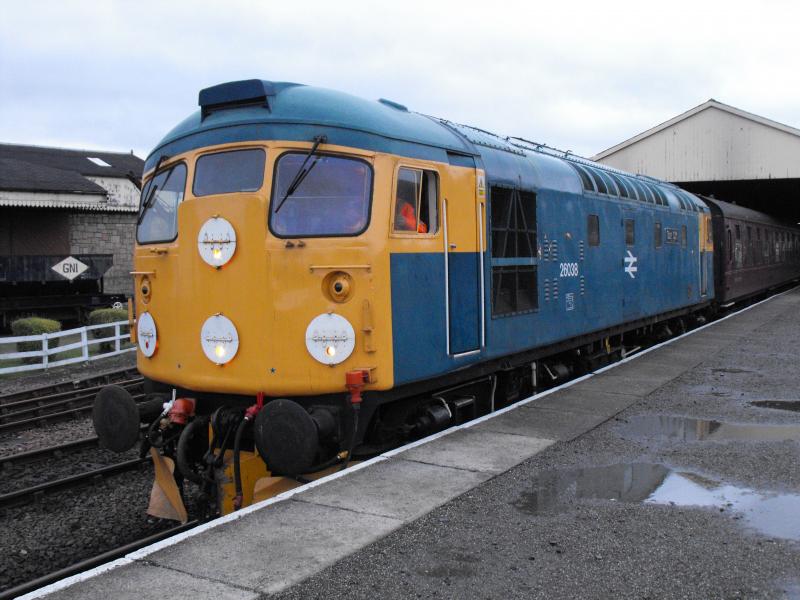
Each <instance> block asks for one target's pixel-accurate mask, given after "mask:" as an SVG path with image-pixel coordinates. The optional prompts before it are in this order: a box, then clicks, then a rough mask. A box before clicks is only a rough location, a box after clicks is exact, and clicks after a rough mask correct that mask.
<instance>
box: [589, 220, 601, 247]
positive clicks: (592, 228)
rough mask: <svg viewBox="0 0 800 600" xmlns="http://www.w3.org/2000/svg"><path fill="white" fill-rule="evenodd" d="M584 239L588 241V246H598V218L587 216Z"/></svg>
mask: <svg viewBox="0 0 800 600" xmlns="http://www.w3.org/2000/svg"><path fill="white" fill-rule="evenodd" d="M586 229H587V235H586V237H587V238H588V240H589V245H590V246H599V245H600V217H599V216H597V215H589V216H588V217H587V218H586Z"/></svg>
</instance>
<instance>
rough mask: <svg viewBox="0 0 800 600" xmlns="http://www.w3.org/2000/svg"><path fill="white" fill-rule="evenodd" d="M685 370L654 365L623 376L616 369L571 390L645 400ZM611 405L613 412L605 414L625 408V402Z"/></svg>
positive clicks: (579, 384) (629, 371)
mask: <svg viewBox="0 0 800 600" xmlns="http://www.w3.org/2000/svg"><path fill="white" fill-rule="evenodd" d="M624 366H627V365H624ZM636 366H639V365H636ZM685 370H686V369H681V368H672V369H665V370H662V369H661V368H660V367H659V366H658V365H653V366H652V367H646V366H645V367H642V368H641V369H639V370H638V371H637V369H636V367H633V368H631V369H630V370H628V371H626V372H625V373H624V374H623V372H621V371H620V372H618V371H617V370H616V369H614V370H613V371H608V372H605V373H601V374H599V375H597V376H595V377H592V378H591V379H590V380H587V381H582V382H581V383H578V384H575V385H574V386H573V387H572V388H570V389H571V390H572V391H574V392H583V391H589V390H591V391H592V392H593V393H597V392H605V393H606V394H610V395H614V394H616V395H619V396H622V395H625V396H635V397H637V398H643V397H645V396H646V395H647V394H649V393H651V392H652V391H653V390H657V389H658V388H660V387H661V386H662V385H665V384H667V383H669V382H670V381H672V380H673V379H675V378H676V377H679V376H680V374H681V373H683V372H684V371H685ZM611 404H612V407H611V408H610V410H612V411H613V412H606V413H603V414H609V415H611V414H614V413H615V412H619V411H618V410H614V409H615V408H616V406H617V405H620V406H623V408H624V407H625V406H624V401H621V402H618V403H617V404H614V403H611Z"/></svg>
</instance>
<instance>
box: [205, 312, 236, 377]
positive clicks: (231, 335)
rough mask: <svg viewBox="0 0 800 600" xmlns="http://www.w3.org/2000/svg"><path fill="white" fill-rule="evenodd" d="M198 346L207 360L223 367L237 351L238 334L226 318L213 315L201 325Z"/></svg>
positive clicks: (231, 322)
mask: <svg viewBox="0 0 800 600" xmlns="http://www.w3.org/2000/svg"><path fill="white" fill-rule="evenodd" d="M200 345H201V346H202V347H203V352H204V353H205V355H206V358H208V360H210V361H211V362H213V363H215V364H218V365H224V364H225V363H227V362H230V361H231V360H232V359H233V357H234V356H236V353H237V352H238V351H239V332H238V331H236V326H235V325H234V324H233V321H231V320H230V319H229V318H228V317H223V316H222V315H214V316H213V317H209V318H208V319H206V322H205V323H203V328H202V330H201V331H200Z"/></svg>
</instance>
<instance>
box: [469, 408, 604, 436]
mask: <svg viewBox="0 0 800 600" xmlns="http://www.w3.org/2000/svg"><path fill="white" fill-rule="evenodd" d="M606 419H607V417H605V416H601V415H593V414H589V413H581V412H574V411H569V410H564V409H560V408H558V409H556V408H552V409H551V408H545V407H541V406H537V405H536V404H529V405H526V406H523V407H521V408H519V409H518V410H514V411H511V412H507V413H505V414H504V415H500V416H498V417H495V418H494V419H489V420H488V421H484V422H483V423H481V424H480V425H476V426H475V427H473V428H472V429H473V430H476V431H497V432H500V433H512V434H514V435H527V436H532V437H540V438H545V439H551V440H557V441H568V440H571V439H574V438H576V437H578V436H579V435H581V434H582V433H586V432H587V431H589V430H590V429H594V428H595V427H597V426H598V425H599V424H600V423H603V422H604V421H606Z"/></svg>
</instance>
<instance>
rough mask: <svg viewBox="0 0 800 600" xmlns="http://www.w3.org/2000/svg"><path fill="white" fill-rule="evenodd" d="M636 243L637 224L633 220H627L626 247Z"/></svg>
mask: <svg viewBox="0 0 800 600" xmlns="http://www.w3.org/2000/svg"><path fill="white" fill-rule="evenodd" d="M635 243H636V223H635V222H634V220H633V219H625V245H626V246H633V245H634V244H635Z"/></svg>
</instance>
